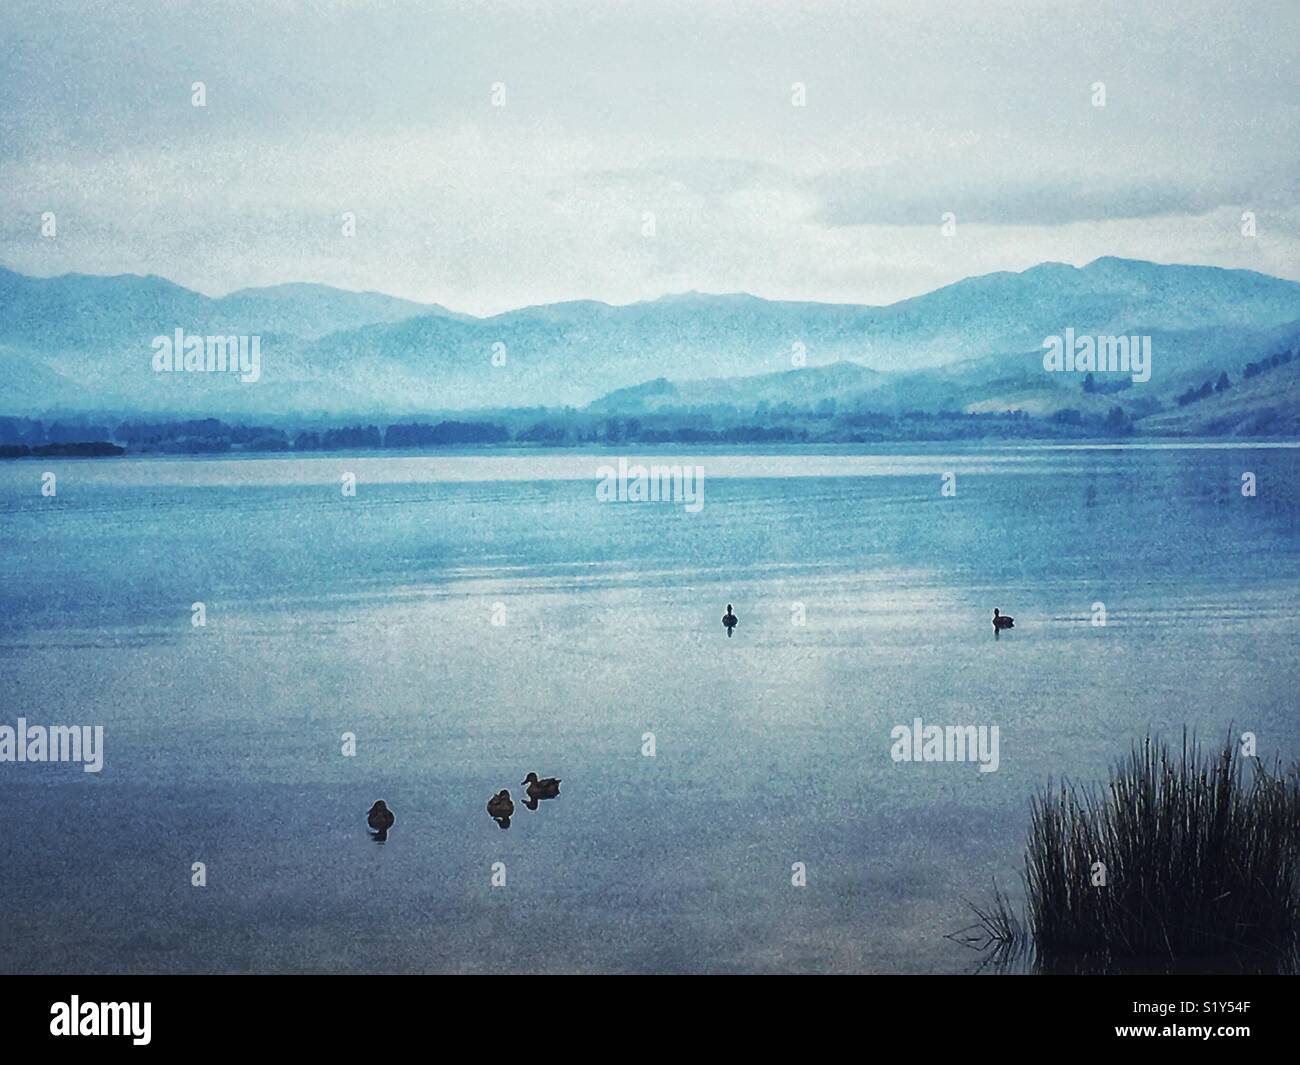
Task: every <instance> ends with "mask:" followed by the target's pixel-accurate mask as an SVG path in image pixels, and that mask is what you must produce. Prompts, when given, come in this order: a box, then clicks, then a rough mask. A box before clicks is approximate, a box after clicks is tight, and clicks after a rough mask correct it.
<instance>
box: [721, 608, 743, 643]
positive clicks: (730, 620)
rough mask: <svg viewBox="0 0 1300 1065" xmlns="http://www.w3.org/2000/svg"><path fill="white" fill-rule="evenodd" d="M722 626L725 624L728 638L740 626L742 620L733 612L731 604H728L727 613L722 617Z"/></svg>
mask: <svg viewBox="0 0 1300 1065" xmlns="http://www.w3.org/2000/svg"><path fill="white" fill-rule="evenodd" d="M722 624H724V625H725V626H726V627H727V635H728V636H730V635H731V631H732V629H734V628H735V627H736V626H737V625H738V624H740V619H739V618H738V617H736V615H735V614H733V613H732V612H731V604H730V603H728V604H727V612H726V613H725V614H723V615H722Z"/></svg>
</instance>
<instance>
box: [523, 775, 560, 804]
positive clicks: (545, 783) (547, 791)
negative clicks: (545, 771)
mask: <svg viewBox="0 0 1300 1065" xmlns="http://www.w3.org/2000/svg"><path fill="white" fill-rule="evenodd" d="M519 783H521V784H527V785H528V790H527V795H528V798H529V799H531V800H532V801H533V802H536V801H537V800H538V799H554V798H555V797H556V796H557V795H559V794H560V781H559V778H557V777H543V778H542V779H541V780H538V779H537V774H536V773H529V774H528V776H526V777H524V779H523V780H521V781H520V782H519Z"/></svg>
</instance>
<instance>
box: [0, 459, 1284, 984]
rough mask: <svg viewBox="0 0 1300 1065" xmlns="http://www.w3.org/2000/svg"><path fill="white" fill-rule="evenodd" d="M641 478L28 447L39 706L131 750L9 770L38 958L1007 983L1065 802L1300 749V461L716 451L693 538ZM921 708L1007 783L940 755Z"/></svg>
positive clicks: (3, 665) (8, 902) (10, 571)
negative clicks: (993, 977)
mask: <svg viewBox="0 0 1300 1065" xmlns="http://www.w3.org/2000/svg"><path fill="white" fill-rule="evenodd" d="M643 457H645V456H643ZM615 458H616V455H615V454H609V453H603V454H600V455H594V454H593V455H579V454H573V453H551V454H534V455H527V456H489V457H483V456H477V457H476V456H451V457H445V458H438V459H421V458H399V457H390V456H372V457H348V456H342V455H329V456H323V457H317V458H305V459H298V458H293V459H231V460H194V459H174V460H110V461H98V462H95V461H89V462H85V461H83V462H56V461H49V460H37V461H36V462H9V463H5V464H3V465H0V523H2V527H3V541H2V542H3V553H2V554H0V723H8V724H11V725H12V724H14V723H15V720H16V718H17V717H19V716H25V717H27V718H28V719H29V720H31V721H37V722H41V723H45V724H83V723H84V724H102V725H103V726H104V727H105V730H106V741H105V742H106V764H105V768H104V771H103V772H102V773H100V774H98V775H94V774H86V773H83V772H82V771H81V770H80V768H79V767H78V766H74V765H66V764H65V765H58V764H46V765H33V764H25V765H18V764H13V763H5V764H0V789H2V794H3V804H2V805H0V809H2V811H3V813H2V815H0V908H2V910H3V913H4V915H5V919H4V921H3V922H0V969H3V970H5V971H23V972H29V971H58V970H76V971H101V970H102V971H116V970H127V971H135V970H144V971H246V970H255V971H295V972H296V971H331V972H333V971H366V972H370V971H422V970H439V971H443V970H453V971H457V970H474V971H494V972H506V971H521V972H522V971H533V970H539V969H546V970H560V971H567V970H590V969H595V970H602V971H604V970H613V971H641V970H653V971H683V970H685V971H697V970H708V971H736V970H741V971H769V970H783V971H810V970H816V971H824V970H835V971H838V970H866V971H898V972H932V971H945V972H948V971H952V972H960V971H967V970H970V969H972V968H973V967H974V966H975V964H976V963H977V962H978V960H979V958H978V955H976V954H974V953H973V952H971V951H969V950H967V949H965V948H963V947H961V946H958V945H956V944H954V943H953V942H951V941H949V940H946V939H945V938H944V934H945V933H947V932H952V931H954V930H956V929H958V928H960V927H962V926H963V925H965V924H967V923H968V918H967V914H966V911H965V908H964V905H963V902H962V899H963V897H971V898H976V899H979V898H982V897H983V896H984V895H986V894H987V892H988V885H989V884H990V882H991V881H992V879H993V878H994V877H996V878H997V879H998V881H999V883H1000V884H1002V885H1003V886H1007V887H1012V888H1015V889H1018V872H1019V868H1020V857H1021V851H1022V844H1023V840H1024V833H1025V829H1026V818H1027V807H1028V800H1029V798H1030V796H1031V794H1032V793H1033V790H1034V789H1035V788H1036V787H1038V786H1040V785H1041V784H1043V783H1045V782H1046V781H1047V780H1048V778H1052V777H1060V776H1062V775H1069V776H1070V777H1072V778H1077V779H1080V780H1088V779H1093V778H1099V777H1101V776H1104V773H1105V770H1106V767H1107V766H1108V764H1109V763H1110V762H1111V761H1112V760H1113V759H1114V758H1115V757H1116V756H1118V755H1120V754H1122V753H1123V752H1124V751H1125V750H1126V749H1127V747H1128V746H1129V744H1130V742H1131V741H1133V740H1134V739H1135V738H1139V737H1141V736H1142V735H1144V734H1145V733H1146V732H1147V731H1148V730H1149V729H1150V730H1156V731H1159V732H1161V733H1163V734H1166V735H1168V736H1170V737H1172V738H1175V739H1177V738H1178V736H1179V735H1180V734H1181V730H1182V729H1183V727H1184V726H1185V725H1186V726H1190V727H1192V728H1195V729H1197V730H1198V731H1199V732H1200V733H1201V734H1202V735H1203V736H1206V737H1214V738H1218V737H1220V736H1222V735H1223V734H1224V733H1225V732H1226V730H1227V728H1228V727H1229V725H1230V724H1232V725H1235V727H1236V729H1237V730H1238V731H1242V730H1245V729H1249V730H1251V731H1253V732H1255V733H1256V734H1257V736H1258V737H1259V747H1260V752H1261V754H1264V755H1266V756H1272V755H1274V754H1278V755H1281V756H1283V757H1286V758H1293V757H1297V756H1300V730H1298V729H1297V722H1298V720H1300V712H1298V710H1297V700H1296V692H1297V691H1298V690H1300V655H1298V654H1297V650H1298V649H1300V648H1298V645H1300V637H1298V635H1297V633H1298V631H1300V624H1298V623H1300V597H1298V596H1297V592H1298V591H1300V462H1298V460H1300V451H1297V450H1294V449H1281V448H1242V449H1213V448H1210V449H1206V448H1175V449H1122V448H1121V449H1115V448H1110V449H1058V448H1004V449H992V450H975V449H971V450H962V451H957V452H954V451H952V450H941V449H924V448H915V447H914V448H911V449H898V448H894V449H887V450H882V451H880V452H877V453H874V454H869V453H865V452H862V453H853V454H849V453H844V454H839V455H835V456H826V455H799V454H790V453H779V454H771V455H748V456H721V455H711V454H705V455H703V456H700V457H699V461H700V463H701V464H702V465H703V466H704V469H705V476H706V480H705V506H704V508H703V510H702V511H701V512H699V513H695V514H691V513H686V512H685V511H684V510H683V508H682V507H681V506H673V505H668V504H622V505H618V504H612V505H599V504H597V502H596V499H595V469H596V466H597V465H598V464H600V463H602V462H610V461H613V460H614V459H615ZM45 470H50V471H53V472H55V473H56V474H57V476H58V494H57V496H56V497H55V498H53V499H48V498H42V496H41V495H40V491H39V489H40V474H41V473H42V472H43V471H45ZM343 471H352V472H355V473H356V474H357V476H358V479H359V488H358V492H357V496H356V498H345V497H343V496H342V494H341V492H340V489H339V485H340V476H341V474H342V472H343ZM943 471H954V472H955V473H956V474H957V482H956V483H957V495H956V496H955V497H954V498H943V497H942V496H941V495H940V484H941V482H940V474H941V472H943ZM1243 471H1251V472H1253V473H1255V474H1256V476H1257V478H1258V495H1257V496H1256V497H1255V498H1244V497H1243V496H1242V495H1241V492H1240V485H1241V474H1242V472H1243ZM198 601H201V602H203V603H204V604H205V605H206V609H207V625H206V627H204V628H195V627H194V626H192V625H191V604H192V603H194V602H198ZM1094 602H1101V603H1104V604H1105V609H1106V611H1107V622H1108V623H1107V625H1106V626H1105V627H1096V626H1094V625H1092V624H1091V623H1090V619H1091V617H1092V607H1093V603H1094ZM728 603H732V604H734V605H735V608H736V613H737V614H738V615H739V617H740V626H739V628H738V630H737V633H736V636H735V637H734V638H733V639H730V640H728V639H727V638H726V637H725V634H724V631H723V629H722V626H721V624H720V621H719V619H720V617H721V615H722V613H723V611H724V609H725V607H726V605H727V604H728ZM795 604H803V608H804V612H805V613H806V624H805V625H803V626H799V625H796V624H794V623H793V620H794V618H795V609H794V605H795ZM995 606H997V607H1000V608H1001V609H1002V610H1003V611H1004V612H1007V613H1011V614H1014V615H1015V617H1016V628H1015V630H1014V632H1012V633H1010V634H1008V635H1006V636H1004V637H1003V638H1002V639H1001V640H998V641H994V639H993V636H992V628H991V625H990V623H989V617H990V614H991V613H992V609H993V607H995ZM494 612H495V616H496V618H497V620H499V621H503V622H504V624H500V625H494V624H493V617H494ZM915 717H921V718H923V719H924V720H925V721H926V722H927V723H936V724H988V725H992V724H996V725H998V726H999V730H1000V737H1001V744H1000V755H1001V765H1000V767H999V769H998V771H997V772H993V773H980V772H978V770H977V767H976V766H975V765H972V764H925V765H911V764H896V763H895V762H893V761H892V760H891V759H890V756H889V750H890V735H889V734H890V730H891V728H893V726H895V725H897V724H910V723H911V722H912V720H913V718H915ZM345 732H352V733H355V735H356V737H357V754H356V756H355V757H344V756H343V755H342V754H341V750H340V748H341V745H342V740H341V737H342V734H343V733H345ZM646 732H653V733H654V736H655V742H656V755H655V757H645V756H643V754H642V742H643V741H642V737H643V734H644V733H646ZM528 770H537V771H538V772H539V773H540V774H541V775H543V776H549V775H555V776H559V777H562V778H563V780H564V784H563V788H562V794H561V797H560V798H559V799H558V800H555V801H553V802H548V803H543V804H542V806H541V808H540V809H539V810H538V811H537V812H535V813H534V812H529V811H527V810H524V809H522V807H521V808H519V809H518V810H517V811H516V814H515V817H514V820H513V822H512V825H511V827H510V829H509V830H508V831H502V830H500V829H499V828H498V827H497V826H496V825H495V824H494V823H493V822H492V821H491V820H490V819H489V817H488V815H487V813H486V812H485V810H484V804H485V802H486V800H487V799H488V797H489V796H490V795H491V794H492V793H493V792H495V791H497V790H499V789H500V788H503V787H505V788H510V789H511V792H512V794H513V795H514V796H515V798H516V800H518V799H519V798H520V792H521V791H522V789H521V788H520V787H519V781H520V780H522V779H523V776H524V774H525V773H526V772H527V771H528ZM379 797H383V798H384V799H386V800H387V802H388V804H389V805H390V806H391V807H392V808H393V809H394V811H395V812H396V814H397V825H396V828H395V829H394V830H393V832H392V834H391V836H390V838H389V840H388V842H387V843H385V844H383V845H377V844H375V843H374V842H372V841H371V840H370V838H369V837H368V834H367V832H366V826H365V812H366V810H367V809H368V807H369V806H370V804H371V802H372V801H373V800H374V799H376V798H379ZM196 861H201V862H204V863H206V866H207V875H208V886H207V887H206V888H202V889H199V888H194V887H191V885H190V877H191V873H190V869H191V863H193V862H196ZM496 862H501V863H504V865H505V869H506V885H505V886H504V887H499V888H493V887H492V885H491V877H492V866H493V863H496ZM795 862H804V863H806V868H807V877H808V886H807V887H805V888H796V887H793V886H792V885H791V866H792V864H793V863H795ZM1017 893H1018V890H1017Z"/></svg>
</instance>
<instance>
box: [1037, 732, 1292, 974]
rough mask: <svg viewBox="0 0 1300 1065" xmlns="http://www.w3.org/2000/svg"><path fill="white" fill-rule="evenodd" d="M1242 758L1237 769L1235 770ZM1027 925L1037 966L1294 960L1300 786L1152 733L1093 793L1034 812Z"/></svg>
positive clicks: (1060, 792)
mask: <svg viewBox="0 0 1300 1065" xmlns="http://www.w3.org/2000/svg"><path fill="white" fill-rule="evenodd" d="M1245 761H1249V762H1250V763H1251V769H1250V770H1249V771H1247V770H1246V769H1245V767H1244V766H1243V762H1245ZM1024 875H1025V889H1026V897H1027V900H1028V924H1029V928H1030V931H1031V932H1032V935H1033V941H1034V947H1035V950H1036V951H1037V953H1038V955H1039V957H1040V959H1042V960H1044V961H1048V960H1050V959H1051V958H1052V957H1053V956H1059V955H1067V954H1074V955H1080V954H1105V955H1107V956H1109V957H1112V958H1143V957H1151V958H1154V957H1165V958H1191V957H1205V956H1210V955H1223V954H1229V953H1233V952H1236V951H1241V950H1262V951H1266V952H1269V953H1274V952H1276V953H1281V954H1292V953H1294V951H1295V950H1296V946H1297V926H1298V924H1300V779H1298V778H1297V775H1296V772H1295V770H1292V772H1291V773H1290V774H1288V775H1284V774H1282V773H1281V772H1280V771H1278V770H1276V769H1274V770H1269V769H1266V768H1264V767H1262V766H1260V765H1259V763H1257V762H1255V761H1254V760H1253V759H1243V758H1242V757H1241V756H1240V755H1239V754H1238V751H1237V748H1236V746H1235V745H1234V744H1233V743H1232V742H1231V741H1229V742H1228V743H1226V744H1225V745H1224V747H1223V748H1222V750H1220V751H1219V752H1217V753H1214V754H1208V755H1202V752H1201V749H1200V747H1199V746H1198V745H1197V744H1196V742H1195V741H1194V740H1193V741H1191V742H1189V741H1188V739H1187V737H1186V736H1184V737H1183V744H1182V749H1181V751H1171V750H1170V748H1169V747H1168V745H1167V744H1165V743H1162V742H1158V741H1153V740H1152V739H1151V738H1150V737H1148V738H1147V739H1146V740H1144V741H1143V742H1142V743H1141V744H1140V745H1137V746H1135V747H1134V748H1133V750H1132V752H1131V753H1130V755H1129V756H1128V758H1126V759H1124V760H1123V761H1121V762H1120V763H1119V764H1118V765H1117V766H1116V767H1115V769H1114V770H1112V772H1111V774H1110V780H1109V783H1108V784H1107V785H1106V786H1105V787H1104V788H1097V787H1093V788H1080V787H1076V786H1073V785H1071V784H1070V783H1068V782H1063V783H1061V784H1060V785H1055V786H1054V785H1050V784H1049V785H1048V786H1047V788H1046V789H1045V790H1044V791H1043V792H1042V793H1041V794H1039V795H1038V796H1036V797H1035V799H1034V800H1033V803H1032V809H1031V817H1030V831H1029V842H1028V848H1027V852H1026V855H1025V874H1024Z"/></svg>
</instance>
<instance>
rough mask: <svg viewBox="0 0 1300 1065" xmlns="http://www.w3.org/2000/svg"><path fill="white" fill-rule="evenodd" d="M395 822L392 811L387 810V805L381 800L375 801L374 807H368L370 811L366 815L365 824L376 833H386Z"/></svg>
mask: <svg viewBox="0 0 1300 1065" xmlns="http://www.w3.org/2000/svg"><path fill="white" fill-rule="evenodd" d="M396 820H397V818H396V817H394V816H393V811H392V810H390V809H389V808H388V804H387V803H385V802H384V800H383V799H376V800H375V805H374V806H372V807H370V811H369V812H368V813H367V814H366V824H368V825H369V826H370V827H371V828H373V829H374V830H375V831H376V832H387V831H388V830H389V829H390V828H392V827H393V822H394V821H396Z"/></svg>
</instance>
